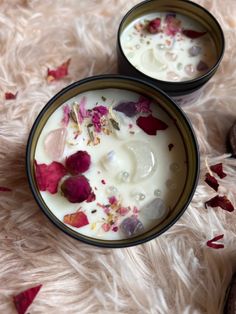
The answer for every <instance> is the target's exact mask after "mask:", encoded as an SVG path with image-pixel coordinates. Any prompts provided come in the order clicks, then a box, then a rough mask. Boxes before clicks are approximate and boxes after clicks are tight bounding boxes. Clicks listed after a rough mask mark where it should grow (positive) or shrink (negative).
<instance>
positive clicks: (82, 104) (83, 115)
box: [78, 96, 89, 123]
mask: <svg viewBox="0 0 236 314" xmlns="http://www.w3.org/2000/svg"><path fill="white" fill-rule="evenodd" d="M86 103H87V99H86V97H85V96H84V97H83V98H82V99H81V101H80V103H79V111H78V120H79V123H82V122H83V121H84V119H85V118H88V117H89V112H88V110H86V109H85V106H86Z"/></svg>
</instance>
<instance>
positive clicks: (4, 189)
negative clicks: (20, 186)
mask: <svg viewBox="0 0 236 314" xmlns="http://www.w3.org/2000/svg"><path fill="white" fill-rule="evenodd" d="M11 191H12V189H9V188H6V187H5V186H0V192H11Z"/></svg>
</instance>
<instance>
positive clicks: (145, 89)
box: [26, 75, 199, 248]
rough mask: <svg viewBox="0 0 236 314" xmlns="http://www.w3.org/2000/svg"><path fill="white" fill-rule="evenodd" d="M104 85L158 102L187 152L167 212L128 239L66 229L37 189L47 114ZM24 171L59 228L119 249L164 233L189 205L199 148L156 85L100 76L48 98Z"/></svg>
mask: <svg viewBox="0 0 236 314" xmlns="http://www.w3.org/2000/svg"><path fill="white" fill-rule="evenodd" d="M106 88H115V89H122V90H130V91H133V92H136V93H139V94H141V95H144V96H146V97H148V98H151V99H153V100H154V101H155V102H157V103H158V105H159V106H161V108H162V109H163V110H165V111H166V112H167V114H168V115H169V116H170V117H171V118H172V119H174V121H175V122H176V126H177V128H178V130H179V133H180V136H181V137H182V140H183V145H184V149H185V154H186V165H187V175H186V178H184V180H185V181H184V188H183V190H182V194H181V195H180V197H179V199H178V200H177V203H176V205H175V207H174V208H173V209H172V210H171V212H170V214H169V215H168V216H167V218H166V219H165V220H164V221H163V222H161V223H160V224H158V225H156V226H154V227H153V228H152V229H150V230H147V231H146V232H144V233H142V234H140V235H137V236H136V237H133V238H127V239H124V240H101V239H99V238H92V237H88V236H85V235H83V234H80V233H79V232H76V231H74V230H73V229H71V228H69V227H68V226H67V225H66V224H64V223H63V222H62V221H61V220H59V219H58V218H57V217H56V216H55V215H54V214H53V212H52V211H51V210H50V208H49V207H48V206H47V204H46V203H45V201H44V200H43V198H42V195H41V193H40V191H39V189H38V186H37V182H36V178H35V168H34V165H35V151H36V147H37V143H38V139H39V136H40V134H41V132H42V130H43V128H44V126H45V124H46V122H47V120H48V119H49V117H50V116H51V115H52V114H53V112H54V111H55V110H56V109H57V108H58V107H60V106H61V105H62V104H64V103H65V102H67V101H68V100H69V99H71V98H73V97H75V96H76V95H78V94H80V93H83V92H86V91H93V90H99V89H106ZM26 170H27V176H28V181H29V185H30V188H31V191H32V193H33V196H34V198H35V200H36V202H37V203H38V205H39V207H40V208H41V209H42V211H43V212H44V214H46V216H47V217H48V218H49V219H50V220H51V221H52V222H53V223H54V224H55V225H56V226H57V227H58V228H60V229H61V230H62V231H63V232H65V233H66V234H68V235H70V236H72V237H74V238H76V239H78V240H80V241H82V242H85V243H88V244H92V245H96V246H101V247H109V248H121V247H128V246H133V245H137V244H140V243H144V242H147V241H149V240H151V239H154V238H155V237H157V236H159V235H161V234H162V233H164V232H165V231H166V230H167V229H168V228H170V227H171V226H172V225H173V224H174V223H175V222H176V221H177V220H178V219H179V218H180V217H181V216H182V214H183V213H184V211H185V209H186V208H187V206H188V204H189V203H190V201H191V199H192V197H193V195H194V192H195V189H196V186H197V182H198V175H199V150H198V145H197V141H196V138H195V134H194V131H193V129H192V126H191V123H190V122H189V120H188V118H187V117H186V115H185V113H184V112H183V111H182V110H181V109H180V108H179V106H177V105H176V104H175V103H174V102H173V100H172V99H171V98H169V97H168V96H167V95H166V94H165V93H164V92H162V91H161V90H159V89H158V88H157V87H155V86H153V85H151V84H149V83H146V82H144V81H142V80H139V79H134V78H131V77H125V76H118V75H101V76H96V77H90V78H86V79H84V80H81V81H79V82H75V83H73V84H71V85H69V86H67V87H65V88H64V89H63V90H61V91H60V92H59V93H58V94H56V95H55V96H54V97H53V98H52V99H51V100H49V102H48V103H47V104H46V106H45V107H44V108H43V110H42V111H41V112H40V114H39V115H38V117H37V119H36V121H35V123H34V125H33V127H32V129H31V132H30V135H29V139H28V144H27V152H26ZM180 180H181V178H180ZM141 184H142V182H140V185H141Z"/></svg>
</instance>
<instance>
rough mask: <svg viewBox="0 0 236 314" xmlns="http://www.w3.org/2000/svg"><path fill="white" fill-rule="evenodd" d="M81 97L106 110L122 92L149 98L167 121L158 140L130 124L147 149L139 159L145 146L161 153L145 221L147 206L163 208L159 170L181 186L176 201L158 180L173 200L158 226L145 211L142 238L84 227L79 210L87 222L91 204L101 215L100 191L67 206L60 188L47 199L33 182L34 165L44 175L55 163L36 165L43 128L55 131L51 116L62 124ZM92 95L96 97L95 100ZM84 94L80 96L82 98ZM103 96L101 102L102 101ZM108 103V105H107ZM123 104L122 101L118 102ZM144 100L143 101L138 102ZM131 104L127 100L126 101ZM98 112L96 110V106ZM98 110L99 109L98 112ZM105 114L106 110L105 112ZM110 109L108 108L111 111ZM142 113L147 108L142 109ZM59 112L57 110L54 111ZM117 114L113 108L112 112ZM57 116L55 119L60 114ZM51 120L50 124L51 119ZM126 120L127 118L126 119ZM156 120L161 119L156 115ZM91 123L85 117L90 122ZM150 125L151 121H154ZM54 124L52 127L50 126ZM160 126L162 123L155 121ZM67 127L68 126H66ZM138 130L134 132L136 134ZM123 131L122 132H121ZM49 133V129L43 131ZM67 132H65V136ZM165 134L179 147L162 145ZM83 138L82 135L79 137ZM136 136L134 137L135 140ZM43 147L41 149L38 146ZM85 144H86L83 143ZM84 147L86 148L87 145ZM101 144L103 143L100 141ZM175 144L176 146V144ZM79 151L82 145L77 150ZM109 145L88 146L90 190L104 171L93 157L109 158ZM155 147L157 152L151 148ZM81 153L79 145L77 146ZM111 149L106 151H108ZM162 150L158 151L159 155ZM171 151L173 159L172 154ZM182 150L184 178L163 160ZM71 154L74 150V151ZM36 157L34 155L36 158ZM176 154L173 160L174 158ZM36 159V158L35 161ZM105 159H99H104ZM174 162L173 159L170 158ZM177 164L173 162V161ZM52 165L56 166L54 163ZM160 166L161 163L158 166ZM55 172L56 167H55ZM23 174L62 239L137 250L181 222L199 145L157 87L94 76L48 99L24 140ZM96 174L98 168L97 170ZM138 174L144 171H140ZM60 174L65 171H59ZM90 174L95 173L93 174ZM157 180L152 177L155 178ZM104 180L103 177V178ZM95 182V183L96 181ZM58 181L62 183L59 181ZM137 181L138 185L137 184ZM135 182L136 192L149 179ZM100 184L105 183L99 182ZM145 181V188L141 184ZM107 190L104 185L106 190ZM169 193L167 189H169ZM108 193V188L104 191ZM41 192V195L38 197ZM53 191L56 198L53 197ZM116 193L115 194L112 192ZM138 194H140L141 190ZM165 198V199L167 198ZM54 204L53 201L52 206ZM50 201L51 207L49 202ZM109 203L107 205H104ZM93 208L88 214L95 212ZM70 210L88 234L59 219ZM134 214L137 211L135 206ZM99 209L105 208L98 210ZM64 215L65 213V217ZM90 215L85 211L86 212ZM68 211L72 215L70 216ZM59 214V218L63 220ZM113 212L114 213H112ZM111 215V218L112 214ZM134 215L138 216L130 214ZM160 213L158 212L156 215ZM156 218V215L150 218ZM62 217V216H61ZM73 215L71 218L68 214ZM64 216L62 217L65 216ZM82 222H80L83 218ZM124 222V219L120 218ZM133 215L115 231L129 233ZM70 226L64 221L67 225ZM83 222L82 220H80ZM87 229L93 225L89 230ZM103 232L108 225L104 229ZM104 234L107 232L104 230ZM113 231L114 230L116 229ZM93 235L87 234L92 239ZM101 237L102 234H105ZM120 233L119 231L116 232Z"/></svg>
mask: <svg viewBox="0 0 236 314" xmlns="http://www.w3.org/2000/svg"><path fill="white" fill-rule="evenodd" d="M85 93H87V94H88V93H90V95H91V94H93V95H94V96H96V95H99V96H98V97H99V99H100V101H99V103H101V102H102V99H103V101H104V102H105V103H106V102H109V104H108V105H107V106H108V108H110V106H112V98H114V97H115V93H118V94H119V95H120V97H124V95H125V93H128V95H131V94H132V95H133V94H134V95H141V97H145V99H151V100H152V112H153V113H154V111H155V110H156V109H158V110H160V112H163V115H164V116H165V117H168V121H169V122H168V128H167V129H166V130H163V131H161V130H160V131H158V132H157V135H156V136H155V135H148V134H146V133H145V132H143V131H142V130H141V129H138V126H137V125H133V127H132V129H131V130H137V131H138V132H141V133H137V134H142V136H145V139H146V140H145V141H143V142H142V143H143V144H145V145H144V146H143V148H144V155H143V158H144V159H147V158H148V156H146V147H147V146H148V145H151V147H153V150H154V151H155V150H157V152H159V154H157V156H158V157H160V156H159V155H160V154H162V153H163V154H164V155H163V157H162V159H160V158H159V160H157V167H156V168H155V171H156V172H155V174H152V175H151V178H152V182H153V183H151V190H153V192H154V194H155V195H153V199H154V202H155V204H153V202H151V203H150V204H149V205H147V206H146V205H145V206H144V208H143V210H144V212H143V213H144V218H146V211H148V210H149V209H150V208H149V207H151V205H153V206H154V205H155V206H159V207H160V210H161V211H162V210H163V204H162V203H161V199H160V194H159V191H158V190H156V183H157V182H156V181H157V180H159V178H160V175H159V174H160V172H161V171H162V169H163V168H164V169H165V170H164V172H163V171H162V173H163V175H169V174H170V172H171V173H173V177H176V178H177V179H176V180H177V182H178V185H179V186H181V189H180V190H179V192H178V197H177V196H176V192H175V190H173V191H172V190H169V191H168V189H169V188H170V189H171V188H172V187H173V188H175V187H174V186H173V183H171V182H169V180H167V182H166V183H165V182H163V181H162V180H160V182H159V184H160V185H161V186H166V184H167V185H168V187H166V190H167V194H168V193H171V195H173V200H174V202H173V206H172V208H169V209H168V212H167V215H166V216H165V219H164V220H162V221H159V222H158V223H156V220H155V219H156V218H157V217H156V216H153V213H152V212H149V217H148V219H151V220H152V221H153V224H152V226H151V227H150V228H147V229H146V230H143V231H142V232H141V233H138V234H137V235H135V236H132V237H123V238H120V239H119V238H114V239H110V238H101V237H100V236H97V237H96V236H94V234H92V232H93V230H92V228H93V224H88V221H87V218H86V217H85V215H84V213H83V208H81V209H79V211H78V208H80V207H83V206H85V207H87V209H85V212H86V210H87V212H86V213H87V215H88V214H89V215H90V216H88V220H89V222H91V221H90V218H91V219H92V218H93V217H94V215H96V214H94V210H90V209H89V210H88V207H89V206H90V204H92V205H91V206H94V207H96V210H95V211H96V212H98V211H99V208H100V207H98V206H100V205H99V204H98V203H99V198H101V197H102V198H103V197H104V196H103V195H104V192H103V191H104V190H102V191H101V192H100V191H99V190H94V191H95V193H96V200H94V199H93V200H92V202H91V203H86V202H83V203H82V202H80V203H77V204H76V203H70V202H69V201H68V200H67V199H66V198H65V197H63V196H62V193H61V190H63V189H61V188H60V187H58V191H54V192H53V194H50V193H49V192H48V190H47V191H45V189H41V188H40V187H39V186H40V184H39V183H40V182H39V181H38V180H37V164H39V163H41V166H40V167H41V169H42V170H45V169H46V164H49V163H50V162H52V161H53V159H48V160H43V159H41V160H39V159H38V158H39V154H38V153H40V154H41V153H42V151H43V147H42V150H39V147H40V145H41V144H42V143H43V142H42V141H41V140H43V139H44V138H45V135H46V134H48V133H45V130H46V128H47V125H50V126H51V127H53V128H57V127H58V125H57V124H56V122H55V121H56V120H55V119H56V118H55V119H54V118H53V117H56V116H58V117H59V120H58V121H59V122H60V121H61V113H62V111H60V110H62V109H63V108H64V107H63V106H64V105H65V104H67V106H68V104H69V105H70V102H71V101H72V103H73V101H74V99H79V98H78V97H84V96H83V95H84V94H85ZM105 93H106V96H107V95H108V94H109V93H110V94H109V97H107V99H105V98H104V94H105ZM95 94H96V95H95ZM81 95H82V96H81ZM101 96H102V97H101ZM109 99H110V100H111V103H110V100H109ZM122 99H123V98H122ZM141 99H142V100H143V99H144V98H141ZM127 100H128V101H129V99H127ZM129 104H130V106H132V103H129ZM95 108H96V107H95ZM100 109H101V108H100ZM103 109H104V108H103ZM110 109H111V108H110ZM145 109H147V108H146V107H145ZM58 110H59V111H58ZM114 110H115V109H114ZM118 113H119V112H118V111H116V112H115V115H117V114H118ZM54 114H56V116H54ZM58 114H59V115H58ZM148 115H149V117H150V116H152V115H150V112H148V113H147V112H146V113H144V115H143V117H142V119H145V116H146V117H147V116H148ZM52 118H53V119H52ZM72 118H73V116H72ZM126 118H127V119H128V117H126ZM159 118H160V116H159ZM88 119H89V118H88ZM152 120H153V117H152ZM54 122H55V123H54ZM70 123H71V125H72V126H74V122H73V119H71V122H70ZM159 123H160V121H159ZM68 127H69V126H68ZM135 128H136V129H135ZM127 129H128V132H129V136H126V137H125V139H124V141H127V142H128V145H131V141H132V137H134V136H135V135H134V134H133V131H130V128H129V126H128V128H127ZM116 131H117V132H119V131H118V130H115V132H116ZM121 131H122V130H121ZM47 132H48V129H47ZM68 132H69V131H68ZM165 132H171V133H170V134H174V136H175V135H176V133H178V138H179V140H178V143H177V142H173V143H172V144H170V142H169V139H171V138H172V137H170V138H167V140H166V141H164V139H165V134H166V133H165ZM82 134H83V133H82ZM99 134H100V135H99V136H100V137H101V145H102V142H103V140H104V141H105V140H106V139H107V140H108V139H109V135H107V134H105V133H104V135H103V137H102V135H101V133H99ZM87 135H88V134H87V133H86V134H84V135H82V137H81V139H80V140H81V143H83V137H84V136H87ZM137 136H138V135H137ZM162 136H164V137H163V141H162V142H163V145H164V149H160V147H159V146H158V145H156V142H155V138H160V139H161V138H162ZM76 140H77V139H74V141H76ZM110 141H111V143H113V146H112V149H113V150H116V149H117V147H116V146H118V145H117V143H118V144H119V143H120V144H119V145H120V146H121V148H122V149H123V148H124V143H123V140H122V141H121V142H119V140H116V141H115V135H114V137H112V138H110ZM40 142H41V144H40ZM85 142H87V141H85ZM85 142H84V143H85ZM103 143H105V142H103ZM132 143H133V144H132V145H133V146H132V147H130V149H131V150H132V152H134V151H137V150H136V147H135V146H134V145H135V143H138V142H137V138H136V141H133V142H132ZM177 144H178V145H177ZM79 146H80V145H79ZM107 146H108V145H106V143H105V144H104V146H100V147H102V148H104V151H103V152H101V150H102V148H99V145H96V146H88V149H89V151H90V153H91V165H92V166H91V168H90V169H89V171H88V172H85V176H87V173H88V175H89V172H90V174H91V176H90V177H89V181H90V183H91V185H92V186H93V187H94V182H93V180H95V179H96V177H99V172H98V171H97V170H98V167H100V166H101V167H103V164H102V165H101V163H100V161H101V159H98V162H97V161H96V160H95V157H97V155H98V154H99V151H100V152H101V153H102V156H104V154H107V150H106V149H108V148H107ZM154 146H156V147H154ZM73 147H74V146H71V147H70V149H74V148H73ZM141 148H142V147H141V145H139V147H138V149H139V151H140V149H141ZM80 149H81V146H80ZM109 149H110V148H109ZM160 150H161V151H160ZM175 151H176V154H177V155H175ZM180 151H182V152H183V158H182V159H181V160H182V167H183V168H184V176H180V175H179V172H178V171H179V169H178V165H176V163H171V164H168V162H167V159H168V158H166V157H167V156H178V155H179V153H180ZM73 152H74V151H73ZM92 152H94V154H93V155H92ZM37 154H38V155H37ZM128 154H129V152H127V155H128ZM173 154H174V155H173ZM111 155H112V154H111V153H109V157H111ZM37 156H38V157H37ZM67 156H68V155H65V156H63V158H62V159H61V161H60V162H61V163H63V165H66V164H65V160H67ZM136 157H137V158H139V157H140V156H136ZM170 158H175V157H170ZM102 160H103V159H102ZM174 160H175V159H174ZM175 161H176V160H175ZM53 163H54V166H55V162H54V161H53ZM161 163H162V164H161ZM57 167H58V163H57ZM61 168H62V166H60V169H61ZM26 169H27V175H28V180H29V185H30V188H31V191H32V194H33V196H34V198H35V200H36V202H37V203H38V205H39V207H40V208H41V209H42V211H43V212H44V214H46V216H47V217H48V218H49V219H50V220H51V221H52V222H53V223H54V224H55V225H56V226H57V227H58V228H59V229H61V230H62V231H63V232H65V233H66V234H68V235H70V236H72V237H74V238H75V239H77V240H80V241H82V242H85V243H87V244H92V245H95V246H100V247H109V248H120V247H128V246H133V245H137V244H140V243H144V242H147V241H149V240H151V239H153V238H155V237H157V236H159V235H161V234H162V233H164V232H165V231H166V230H167V229H168V228H170V227H171V226H172V225H173V224H174V223H175V222H176V221H177V220H178V219H179V218H180V217H181V215H182V214H183V213H184V211H185V210H186V208H187V207H188V204H189V202H190V201H191V199H192V197H193V195H194V192H195V189H196V185H197V181H198V174H199V150H198V145H197V141H196V138H195V135H194V131H193V129H192V127H191V123H190V122H189V120H188V118H187V117H186V115H185V114H184V112H183V111H182V110H181V109H180V108H179V107H178V106H177V105H176V104H175V103H174V102H173V100H172V99H171V98H169V97H168V96H167V95H166V94H165V93H164V92H162V91H161V90H159V89H158V88H157V87H155V86H153V85H151V84H149V83H146V82H144V81H142V80H140V79H134V78H131V77H125V76H118V75H102V76H97V77H90V78H86V79H84V80H81V81H79V82H75V83H73V84H71V85H69V86H67V87H66V88H64V89H63V90H62V91H60V92H59V93H58V94H57V95H55V96H54V97H53V98H52V99H51V100H49V102H48V103H47V104H46V106H45V107H44V108H43V110H42V111H41V112H40V114H39V116H38V117H37V119H36V121H35V123H34V125H33V127H32V130H31V133H30V135H29V140H28V144H27V153H26ZM99 169H100V168H99ZM116 170H117V169H114V167H113V168H112V171H110V168H109V169H108V170H106V169H105V170H104V173H105V172H106V173H109V172H110V177H109V178H111V175H112V172H114V173H115V172H116ZM141 170H142V169H141ZM63 171H64V168H63ZM93 171H94V172H93ZM64 175H66V177H65V180H66V178H67V177H68V174H64ZM155 175H156V176H155ZM102 178H103V177H101V179H102ZM41 179H42V174H41ZM101 179H99V180H98V181H97V182H100V180H101ZM133 179H134V181H135V180H136V178H135V177H134V178H133ZM62 180H64V179H63V178H62ZM137 180H138V182H136V181H137ZM137 180H136V181H135V182H136V183H137V184H136V185H137V186H138V187H140V188H142V187H144V186H145V184H146V183H147V178H144V179H140V178H138V179H137ZM101 181H103V180H101ZM145 182H146V183H145ZM106 183H107V181H106V182H105V181H104V182H102V183H101V184H100V185H101V186H102V187H103V186H104V187H106V186H105V185H104V184H106ZM134 184H135V183H132V182H131V184H130V185H131V186H132V185H134ZM120 186H124V188H123V190H124V191H125V190H127V189H128V188H129V182H122V183H121V185H120ZM107 187H108V186H107ZM167 188H168V189H167ZM106 190H107V189H106ZM42 191H44V192H42ZM55 192H56V193H55ZM112 192H114V191H112ZM141 192H142V191H141ZM149 192H150V191H149V190H147V189H145V188H144V193H145V194H146V195H147V194H148V193H149ZM136 196H138V200H137V202H145V200H146V199H145V200H143V194H142V193H138V194H137V195H135V198H136ZM167 197H168V195H167ZM54 200H55V201H54ZM49 201H50V202H49ZM109 201H110V202H112V203H113V202H114V201H115V198H114V197H113V199H109ZM106 204H107V203H106ZM94 207H93V208H91V209H94ZM68 208H71V212H74V211H75V210H77V213H79V214H80V215H81V217H82V218H83V223H85V225H84V226H83V228H88V232H87V234H85V233H83V232H82V231H81V230H82V229H80V228H77V227H78V226H77V227H71V226H70V224H68V223H66V222H65V219H64V220H63V216H64V215H65V214H66V215H65V216H66V217H68V216H70V215H67V213H68V212H67V211H68ZM134 209H135V207H134ZM101 210H103V209H101ZM119 210H121V208H119ZM122 210H124V208H122ZM64 211H65V213H64ZM88 211H89V212H88ZM71 212H70V213H71ZM62 213H63V215H62ZM116 213H117V212H116ZM116 213H115V214H116ZM134 213H135V214H136V212H134ZM160 213H161V212H160ZM110 214H111V212H109V215H110ZM154 214H155V213H154ZM60 215H61V216H60ZM72 215H73V214H72ZM65 216H64V217H65ZM81 217H80V218H81ZM122 217H123V216H122ZM135 219H136V218H135V216H131V220H129V221H128V222H129V225H128V223H127V220H126V221H125V222H126V223H123V224H122V226H121V227H119V228H120V229H122V228H123V230H124V231H127V230H126V229H127V228H128V227H129V228H130V227H132V226H133V225H130V224H131V223H132V224H134V223H136V220H135ZM67 222H68V220H67ZM80 223H81V221H80ZM90 225H91V226H90ZM106 227H108V226H107V224H106ZM139 227H140V228H141V227H142V225H141V224H140V223H139V225H138V224H136V225H135V228H139ZM105 231H106V230H105ZM115 231H117V230H116V229H115ZM90 232H91V234H90ZM103 232H104V231H103ZM118 232H119V231H118ZM118 232H114V235H117V234H118ZM107 234H108V233H105V232H104V235H105V236H106V235H107Z"/></svg>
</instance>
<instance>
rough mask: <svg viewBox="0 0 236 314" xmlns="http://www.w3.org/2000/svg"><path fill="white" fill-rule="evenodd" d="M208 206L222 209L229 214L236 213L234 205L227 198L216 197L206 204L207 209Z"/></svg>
mask: <svg viewBox="0 0 236 314" xmlns="http://www.w3.org/2000/svg"><path fill="white" fill-rule="evenodd" d="M207 206H211V207H220V208H222V209H224V210H226V211H228V212H233V211H234V206H233V204H232V203H231V202H230V200H228V198H227V197H226V196H219V195H216V196H215V197H213V198H211V199H210V200H209V201H207V202H205V208H207Z"/></svg>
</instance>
